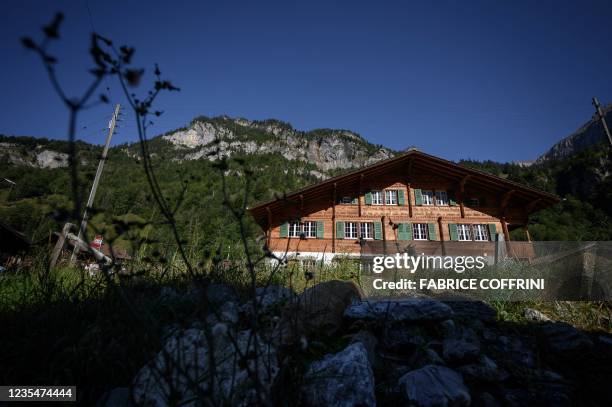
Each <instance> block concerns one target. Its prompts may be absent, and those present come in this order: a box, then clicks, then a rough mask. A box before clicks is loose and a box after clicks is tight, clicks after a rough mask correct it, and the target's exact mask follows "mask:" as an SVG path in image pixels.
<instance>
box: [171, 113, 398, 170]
mask: <svg viewBox="0 0 612 407" xmlns="http://www.w3.org/2000/svg"><path fill="white" fill-rule="evenodd" d="M162 138H163V140H165V141H166V142H168V143H170V144H172V146H173V148H174V149H175V150H176V152H177V154H176V157H177V159H178V160H197V159H202V158H204V159H210V160H214V159H216V157H218V156H219V155H220V156H226V157H227V156H231V155H232V154H234V153H245V154H269V153H270V154H281V155H282V156H283V157H285V158H286V159H288V160H300V161H305V162H309V163H311V164H314V165H315V166H316V167H317V168H319V169H320V170H322V171H329V170H335V169H348V168H356V167H362V166H364V165H368V164H372V163H375V162H377V161H380V160H384V159H386V158H390V157H392V156H394V155H395V152H393V151H392V150H389V149H387V148H384V147H381V146H375V145H373V144H371V143H368V142H367V141H365V140H364V139H363V138H361V136H359V135H358V134H355V133H353V132H351V131H348V130H332V129H320V130H313V131H309V132H303V131H298V130H295V129H294V128H293V127H292V126H291V125H289V124H287V123H283V122H280V121H277V120H266V121H251V120H246V119H241V118H237V119H234V118H229V117H227V116H222V117H217V118H212V119H209V118H198V119H196V120H194V121H193V122H192V123H191V124H190V126H189V127H188V128H185V129H181V130H177V131H175V132H172V133H169V134H166V135H164V136H162ZM217 151H218V152H217ZM216 152H217V153H216Z"/></svg>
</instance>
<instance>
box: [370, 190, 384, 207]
mask: <svg viewBox="0 0 612 407" xmlns="http://www.w3.org/2000/svg"><path fill="white" fill-rule="evenodd" d="M382 204H383V200H382V192H381V191H372V205H382Z"/></svg>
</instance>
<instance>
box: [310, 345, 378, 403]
mask: <svg viewBox="0 0 612 407" xmlns="http://www.w3.org/2000/svg"><path fill="white" fill-rule="evenodd" d="M304 381H305V385H304V386H303V387H302V394H303V397H304V401H305V403H306V405H308V406H332V407H333V406H338V407H339V406H346V407H349V406H375V405H376V398H375V394H374V374H373V373H372V367H371V366H370V362H369V360H368V353H367V351H366V348H365V347H364V346H363V344H362V343H361V342H355V343H353V344H351V345H349V346H347V347H346V348H345V349H344V350H343V351H341V352H338V353H336V354H330V355H327V356H325V358H323V359H322V360H319V361H316V362H313V363H312V364H311V365H310V368H309V369H308V371H307V372H306V375H305V376H304Z"/></svg>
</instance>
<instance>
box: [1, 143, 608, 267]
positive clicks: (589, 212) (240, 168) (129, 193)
mask: <svg viewBox="0 0 612 407" xmlns="http://www.w3.org/2000/svg"><path fill="white" fill-rule="evenodd" d="M241 137H248V134H244V135H241ZM0 142H2V143H11V144H13V145H17V146H19V148H18V149H17V150H18V151H19V149H21V151H22V154H27V152H28V151H31V150H32V149H34V148H36V147H37V146H38V148H41V146H42V147H43V148H45V149H53V150H55V151H59V152H63V151H66V149H67V143H65V142H62V141H56V140H46V139H37V138H36V139H35V138H29V137H19V138H15V137H7V136H1V137H0ZM166 144H168V143H166V142H165V141H163V140H162V139H161V137H157V138H154V139H153V140H152V141H151V143H150V153H151V156H152V158H153V164H154V169H155V172H156V174H157V177H158V179H159V183H160V186H161V188H162V190H163V191H164V193H165V195H166V196H167V197H168V199H169V200H170V202H172V205H173V206H176V207H178V210H177V211H176V220H177V226H178V228H179V231H180V233H181V235H182V236H184V238H185V239H186V247H188V249H189V250H191V251H194V252H200V251H206V252H219V253H221V254H223V255H226V256H227V255H230V254H235V253H234V252H235V249H236V248H235V245H236V242H237V241H238V240H239V232H238V230H237V227H236V225H235V223H234V222H232V221H231V215H230V214H229V212H228V211H227V210H226V208H225V207H224V203H223V199H222V195H223V194H222V177H221V173H220V172H219V168H218V167H216V164H215V161H210V160H207V159H199V160H178V159H177V157H176V156H175V157H167V156H166V155H167V151H169V150H168V149H167V146H166ZM135 147H136V145H131V146H128V145H121V146H117V147H114V148H112V149H111V150H110V153H109V158H108V161H107V166H106V167H105V170H104V175H103V177H102V181H101V184H100V187H99V190H98V194H97V198H96V202H95V210H94V213H93V215H92V219H91V228H92V232H95V233H99V234H102V235H104V236H105V238H106V239H108V240H110V241H113V242H114V244H116V245H119V246H120V247H123V248H125V249H127V250H128V251H129V250H131V249H132V248H131V247H130V245H131V244H133V242H135V241H141V240H143V239H147V240H148V241H150V242H154V243H155V244H157V245H158V246H159V247H161V248H162V249H163V248H164V247H168V248H171V247H173V245H174V243H173V239H172V238H171V236H170V234H169V231H168V227H167V225H166V224H165V223H164V222H163V220H162V217H161V216H160V214H159V213H158V210H157V207H156V205H153V204H152V202H151V195H150V193H149V185H148V184H147V181H146V177H145V174H144V172H143V169H142V164H141V162H140V161H139V160H140V159H139V157H138V156H137V155H136V154H134V153H133V151H135V150H134V148H135ZM100 152H101V147H99V146H94V145H91V144H87V143H83V142H78V143H77V157H78V161H79V163H80V167H79V173H80V177H81V180H80V181H81V182H80V184H81V185H82V190H81V191H80V194H81V198H82V197H83V196H86V195H87V193H88V190H89V186H90V185H91V180H92V179H93V176H94V174H95V169H96V166H97V160H98V156H99V154H100ZM130 152H132V153H131V154H130ZM165 152H166V153H165ZM164 154H166V155H164ZM13 158H14V157H13ZM611 163H612V160H611V153H610V148H609V147H607V146H606V145H605V144H601V145H599V146H596V147H595V148H592V149H589V150H586V151H583V152H580V153H578V154H576V155H574V156H572V157H570V158H566V159H562V160H550V161H546V162H544V163H540V164H534V165H531V166H521V165H517V164H512V163H496V162H493V161H476V160H462V161H460V164H461V165H464V166H466V167H471V168H476V169H479V170H482V171H486V172H489V173H491V174H494V175H497V176H500V177H503V178H507V179H509V180H513V181H517V182H520V183H522V184H525V185H529V186H532V187H535V188H538V189H541V190H544V191H547V192H551V193H554V194H557V195H558V196H560V197H561V198H563V200H562V202H560V203H559V204H558V205H556V206H554V207H552V208H548V209H546V210H543V211H540V212H538V213H536V214H534V215H533V216H532V218H531V223H530V225H529V228H530V231H531V234H532V238H533V239H535V240H612V205H611V204H610V202H612V177H611V174H612V171H611V170H612V168H611V167H612V164H611ZM227 165H228V167H227V168H226V169H224V170H223V171H224V173H225V174H226V175H227V176H226V177H225V179H226V181H227V187H228V190H229V191H230V193H231V196H232V197H233V198H238V197H240V196H241V195H242V194H243V193H244V189H245V187H246V184H247V179H248V184H249V186H248V188H249V198H248V199H249V205H253V204H255V203H257V202H260V201H263V200H267V199H271V198H273V197H274V196H282V194H283V193H285V192H289V191H291V190H294V189H296V188H300V187H304V186H306V185H309V184H312V183H314V182H317V181H319V180H318V179H317V178H316V177H315V176H313V175H312V173H311V172H310V171H311V170H313V169H315V168H316V167H315V166H313V165H312V164H309V163H307V162H304V161H298V160H288V159H286V158H284V157H282V156H280V155H278V154H234V155H232V158H231V159H230V160H228V161H227ZM344 171H347V170H344ZM342 172H343V171H342V170H334V171H333V173H334V174H337V173H342ZM0 175H1V176H2V177H3V178H8V179H10V180H12V181H14V182H15V183H16V184H15V186H14V187H13V188H9V186H10V185H7V184H6V183H3V184H2V189H1V190H0V197H1V198H0V219H1V220H2V221H3V222H5V223H7V224H9V225H11V226H12V227H14V228H15V229H17V230H19V231H22V232H24V233H25V234H26V235H27V236H28V237H29V238H30V239H31V240H32V241H34V242H38V241H47V240H48V238H49V235H50V233H52V232H54V231H58V230H60V229H61V225H63V223H64V222H66V221H73V222H74V220H73V219H70V214H71V209H72V202H73V191H72V190H71V187H70V185H71V184H70V174H69V169H68V168H37V167H33V166H26V165H15V164H14V160H13V161H11V157H9V154H8V152H5V153H3V154H0ZM128 226H129V229H130V233H129V234H128V233H123V232H124V230H126V229H128ZM260 233H261V231H260V230H259V228H258V227H257V225H255V223H254V222H252V221H249V222H248V234H249V236H250V237H252V238H256V237H257V236H258V235H260ZM512 237H513V239H517V240H521V239H524V234H523V233H522V231H520V230H517V231H515V232H513V234H512Z"/></svg>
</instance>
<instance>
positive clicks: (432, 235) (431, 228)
mask: <svg viewBox="0 0 612 407" xmlns="http://www.w3.org/2000/svg"><path fill="white" fill-rule="evenodd" d="M427 232H428V233H427V234H428V235H429V240H436V224H435V223H428V224H427Z"/></svg>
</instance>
